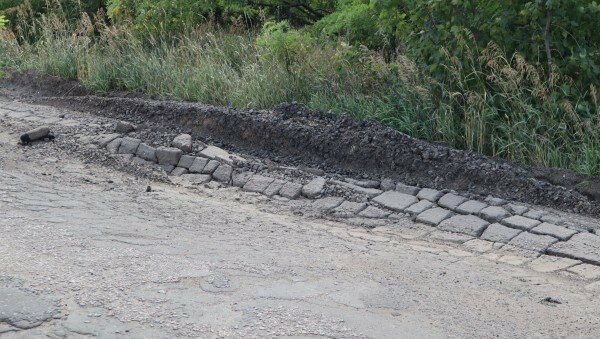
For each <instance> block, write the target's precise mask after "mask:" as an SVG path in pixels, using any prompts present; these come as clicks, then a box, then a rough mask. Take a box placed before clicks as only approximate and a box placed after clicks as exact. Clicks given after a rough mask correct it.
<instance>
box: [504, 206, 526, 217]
mask: <svg viewBox="0 0 600 339" xmlns="http://www.w3.org/2000/svg"><path fill="white" fill-rule="evenodd" d="M504 208H506V210H507V211H509V212H511V213H514V214H518V215H522V214H523V213H525V212H527V211H529V208H528V207H525V206H523V205H517V204H506V206H504Z"/></svg>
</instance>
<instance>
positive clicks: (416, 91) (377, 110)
mask: <svg viewBox="0 0 600 339" xmlns="http://www.w3.org/2000/svg"><path fill="white" fill-rule="evenodd" d="M65 22H66V21H65V20H64V19H62V18H61V17H60V15H57V14H49V15H46V16H43V17H42V18H40V20H39V22H38V24H37V26H36V28H35V29H36V30H37V34H38V36H39V39H38V40H37V41H36V42H35V43H27V42H26V41H27V40H26V39H22V40H20V41H22V42H21V43H17V41H18V40H19V39H18V37H16V36H15V35H13V34H10V33H8V32H4V33H3V34H2V35H1V39H0V48H1V54H0V66H1V67H3V68H5V69H12V70H24V69H33V70H38V71H41V72H44V73H48V74H51V75H57V76H60V77H64V78H71V79H79V80H80V81H82V82H83V83H84V84H85V85H86V86H88V87H89V88H91V89H94V90H96V91H98V92H100V93H109V92H110V91H113V90H129V91H137V92H143V93H146V94H148V95H151V96H153V97H157V98H170V99H178V100H187V101H197V102H203V103H209V104H216V105H227V104H231V105H234V106H237V107H253V108H269V107H272V106H274V105H276V104H279V103H281V102H289V101H297V102H301V103H305V104H307V105H309V106H311V107H313V108H319V109H323V110H332V111H334V112H338V113H346V114H351V115H352V116H354V117H356V118H358V119H368V120H374V121H378V122H381V123H382V124H385V125H387V126H390V127H392V128H395V129H397V130H399V131H402V132H405V133H407V134H410V135H412V136H415V137H418V138H423V139H428V140H433V141H443V142H446V143H448V144H450V145H452V146H455V147H458V148H463V149H469V150H474V151H478V152H482V153H485V154H488V155H494V156H500V157H503V158H506V159H509V160H512V161H515V162H519V163H524V164H532V165H542V166H548V167H563V168H569V169H573V170H575V171H578V172H582V173H587V174H594V175H598V174H600V105H599V104H600V103H599V102H598V93H597V90H596V89H597V84H590V86H589V88H585V89H581V88H576V87H575V86H574V85H573V82H572V81H571V80H570V79H568V78H566V77H564V76H562V75H561V74H559V73H558V71H556V70H553V71H552V72H550V73H547V72H546V71H544V70H543V69H541V68H539V67H536V66H534V65H530V64H527V63H526V62H525V61H524V60H523V58H521V57H520V56H519V55H512V56H509V57H507V54H506V53H504V52H503V51H501V50H500V49H499V48H498V47H497V46H496V45H494V44H493V43H491V44H490V45H489V46H488V48H486V49H485V50H484V51H483V52H481V53H478V52H477V51H475V50H472V51H471V53H470V54H467V55H471V57H470V58H467V59H464V60H457V59H452V58H450V57H448V60H449V62H448V63H447V64H446V74H447V76H446V77H445V80H442V81H440V80H434V79H432V78H430V77H428V76H427V74H426V73H425V72H423V71H422V70H421V68H420V67H418V66H417V64H416V63H415V62H413V61H411V60H409V59H408V58H407V57H404V56H399V57H397V58H396V59H395V60H391V61H390V60H385V59H384V57H383V56H382V55H381V54H379V53H377V52H375V51H370V50H368V49H366V48H362V47H355V46H350V45H348V44H346V43H344V42H339V41H338V42H332V41H329V40H324V39H323V40H322V39H317V38H311V37H308V36H306V35H303V34H302V33H300V32H297V31H293V32H290V33H287V34H286V35H284V36H282V35H277V34H273V35H265V34H263V35H260V36H259V35H257V34H253V33H251V32H235V31H224V30H221V29H215V28H214V27H213V26H211V25H210V24H209V25H207V26H204V27H200V28H198V29H196V30H195V31H190V32H189V33H188V34H185V35H184V36H182V37H180V38H178V39H174V40H171V41H168V42H167V41H159V40H153V39H151V38H150V39H140V38H138V37H136V36H134V35H133V34H132V33H131V31H130V30H128V29H127V27H125V26H108V25H106V24H105V20H103V19H102V17H101V16H100V18H98V19H96V20H91V19H90V18H89V17H88V16H87V15H83V17H82V19H81V20H80V21H79V23H78V24H77V26H76V27H71V26H69V25H68V24H67V23H65ZM30 29H31V28H30ZM463 38H464V41H462V42H463V43H464V46H463V47H464V48H467V49H468V47H469V46H470V42H469V36H468V34H466V35H464V36H463Z"/></svg>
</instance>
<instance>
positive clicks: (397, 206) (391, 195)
mask: <svg viewBox="0 0 600 339" xmlns="http://www.w3.org/2000/svg"><path fill="white" fill-rule="evenodd" d="M373 202H375V203H377V204H380V205H381V206H383V207H385V208H387V209H391V210H393V211H396V212H403V211H404V210H406V209H407V208H408V207H410V206H411V205H414V204H416V203H417V202H419V200H418V199H417V198H415V197H414V196H412V195H408V194H404V193H400V192H396V191H388V192H384V193H382V194H381V195H379V196H377V197H376V198H374V199H373Z"/></svg>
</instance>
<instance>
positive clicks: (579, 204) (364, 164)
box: [11, 77, 600, 216]
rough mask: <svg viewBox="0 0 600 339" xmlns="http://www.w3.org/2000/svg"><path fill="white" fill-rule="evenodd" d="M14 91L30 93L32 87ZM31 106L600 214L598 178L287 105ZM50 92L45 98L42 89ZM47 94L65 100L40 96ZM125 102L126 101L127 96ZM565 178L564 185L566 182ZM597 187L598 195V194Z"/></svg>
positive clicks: (351, 170)
mask: <svg viewBox="0 0 600 339" xmlns="http://www.w3.org/2000/svg"><path fill="white" fill-rule="evenodd" d="M11 83H12V84H17V85H19V86H23V85H25V87H29V88H31V87H32V85H31V84H23V82H19V81H15V80H14V77H13V81H12V82H11ZM34 85H35V86H37V88H38V90H36V92H37V93H38V95H37V96H34V97H30V100H32V101H38V102H44V103H46V104H51V105H55V106H61V107H66V108H70V109H75V110H80V111H87V112H90V113H93V114H99V115H104V116H110V117H114V118H118V119H122V120H127V121H131V122H134V123H136V124H138V125H140V126H143V127H146V128H151V129H154V130H169V131H177V132H187V133H190V134H192V135H193V136H194V137H196V138H200V139H211V140H216V141H219V142H221V143H223V144H226V145H230V146H234V148H236V149H238V150H242V151H244V152H246V153H249V154H254V155H258V156H264V157H269V158H270V159H272V160H274V161H276V162H280V163H286V164H292V165H298V164H303V165H310V166H314V167H319V168H322V169H324V170H327V171H335V172H338V173H340V174H345V175H352V176H358V177H370V178H380V177H389V178H392V179H396V180H398V181H402V182H404V183H407V184H411V185H419V186H423V187H433V188H440V189H454V190H457V191H468V192H470V193H474V194H480V195H488V194H492V195H495V196H498V197H503V198H507V199H511V200H517V201H522V202H527V203H533V204H540V205H547V206H551V207H555V208H560V209H563V210H568V211H573V212H579V213H586V214H590V215H595V216H599V215H600V203H599V202H598V201H594V200H593V199H592V198H594V197H598V193H597V192H596V190H597V188H598V186H599V185H598V184H597V183H598V178H588V177H585V176H581V175H576V174H572V173H571V172H567V171H559V170H541V169H537V170H529V169H525V168H521V167H518V166H514V165H511V164H509V163H507V162H505V161H503V160H499V159H494V158H490V157H485V156H482V155H480V154H477V153H473V152H466V151H458V150H455V149H451V148H448V147H444V146H440V145H435V144H431V143H428V142H425V141H421V140H417V139H414V138H412V137H410V136H407V135H405V134H403V133H400V132H398V131H395V130H392V129H390V128H387V127H384V126H381V125H379V124H376V123H371V122H365V121H356V120H353V119H352V118H351V117H348V116H339V115H335V114H330V113H324V112H321V111H317V110H310V109H307V108H305V107H303V106H301V105H298V104H283V105H280V106H278V107H276V108H275V109H274V110H270V111H257V110H242V109H235V108H227V107H214V106H209V105H201V104H193V103H182V102H173V101H156V100H149V99H144V98H125V97H98V96H91V95H85V94H86V93H87V92H85V91H83V90H82V91H81V93H83V94H84V95H83V96H76V95H75V94H74V93H75V91H70V92H68V93H60V89H58V88H60V86H54V84H53V83H52V82H51V83H50V86H52V89H48V88H46V85H45V83H44V82H43V81H40V80H39V79H38V80H37V81H34ZM43 88H46V91H45V92H44V91H43V90H42V89H43ZM39 93H43V94H45V95H59V94H60V95H62V94H68V95H70V96H68V97H65V96H56V97H41V96H40V95H39ZM121 96H122V95H121ZM561 176H562V178H563V179H561ZM594 187H596V189H594Z"/></svg>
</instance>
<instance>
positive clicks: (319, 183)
mask: <svg viewBox="0 0 600 339" xmlns="http://www.w3.org/2000/svg"><path fill="white" fill-rule="evenodd" d="M326 182H327V181H326V180H325V178H323V177H317V178H315V179H313V180H312V181H311V182H309V183H308V184H306V185H304V187H302V195H304V196H305V197H307V198H309V199H314V198H316V197H318V196H319V195H321V192H323V189H324V188H325V183H326Z"/></svg>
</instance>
